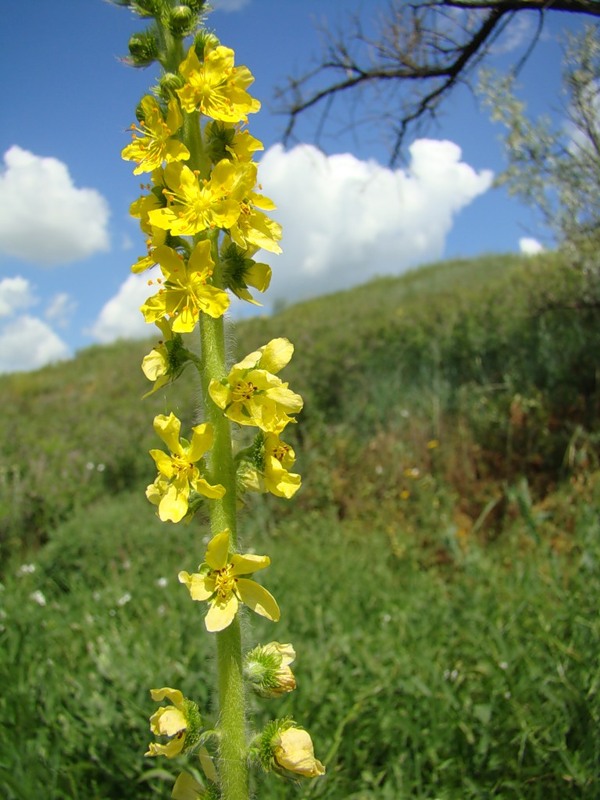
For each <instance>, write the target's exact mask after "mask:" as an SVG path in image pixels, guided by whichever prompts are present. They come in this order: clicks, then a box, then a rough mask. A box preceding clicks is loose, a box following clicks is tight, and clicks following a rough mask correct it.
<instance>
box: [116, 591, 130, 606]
mask: <svg viewBox="0 0 600 800" xmlns="http://www.w3.org/2000/svg"><path fill="white" fill-rule="evenodd" d="M130 600H131V595H130V594H129V592H125V594H124V595H122V596H121V597H119V599H118V600H117V605H118V606H121V607H122V606H126V605H127V603H128V602H129V601H130Z"/></svg>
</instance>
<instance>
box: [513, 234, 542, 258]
mask: <svg viewBox="0 0 600 800" xmlns="http://www.w3.org/2000/svg"><path fill="white" fill-rule="evenodd" d="M543 249H544V246H543V245H542V244H540V242H538V240H537V239H532V238H530V237H528V236H524V237H523V238H522V239H519V250H520V251H521V253H523V254H524V255H526V256H535V255H536V254H537V253H541V252H542V250H543Z"/></svg>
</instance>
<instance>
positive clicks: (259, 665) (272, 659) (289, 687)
mask: <svg viewBox="0 0 600 800" xmlns="http://www.w3.org/2000/svg"><path fill="white" fill-rule="evenodd" d="M295 658H296V652H295V650H294V648H293V647H292V645H291V644H280V643H279V642H269V644H265V645H259V646H258V647H255V648H254V649H253V650H251V651H250V652H249V653H247V654H246V658H245V660H244V677H245V678H246V680H247V681H248V683H249V684H250V686H251V687H252V689H253V690H254V691H255V692H256V693H257V694H259V695H260V696H261V697H280V696H281V695H282V694H285V693H286V692H292V691H293V690H294V689H295V688H296V679H295V678H294V674H293V672H292V670H291V669H290V666H289V665H290V664H291V663H292V662H293V661H294V659H295Z"/></svg>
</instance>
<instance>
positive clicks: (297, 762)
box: [272, 725, 325, 778]
mask: <svg viewBox="0 0 600 800" xmlns="http://www.w3.org/2000/svg"><path fill="white" fill-rule="evenodd" d="M272 747H273V758H274V760H275V763H276V766H277V767H279V768H280V769H281V770H283V772H284V773H293V774H295V775H302V776H303V777H305V778H316V777H318V776H319V775H324V774H325V767H324V766H323V764H321V762H320V761H318V760H317V759H316V758H315V751H314V747H313V743H312V739H311V738H310V735H309V733H308V732H307V731H305V730H304V729H303V728H297V727H296V726H295V725H291V726H290V727H289V728H286V729H285V730H283V731H281V732H279V733H278V734H277V735H276V736H275V738H274V739H273V741H272Z"/></svg>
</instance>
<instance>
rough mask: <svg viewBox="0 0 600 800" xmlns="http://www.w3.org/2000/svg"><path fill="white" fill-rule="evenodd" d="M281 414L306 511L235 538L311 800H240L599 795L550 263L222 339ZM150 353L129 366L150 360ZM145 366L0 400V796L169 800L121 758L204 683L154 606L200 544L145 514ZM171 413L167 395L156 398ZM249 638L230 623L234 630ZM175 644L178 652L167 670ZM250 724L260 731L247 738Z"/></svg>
mask: <svg viewBox="0 0 600 800" xmlns="http://www.w3.org/2000/svg"><path fill="white" fill-rule="evenodd" d="M282 335H283V336H288V337H289V338H290V339H291V340H292V341H293V342H294V344H295V345H296V353H295V356H294V359H293V361H292V363H291V364H290V366H289V367H287V368H286V371H285V373H284V378H285V379H286V380H289V381H290V383H291V384H292V385H293V386H294V388H295V389H297V390H298V391H299V392H301V394H302V395H303V396H304V398H305V403H306V405H305V410H304V411H303V412H302V414H301V415H300V418H299V424H298V425H297V426H292V427H293V431H292V436H291V439H290V441H291V443H292V444H293V445H294V447H295V449H296V453H297V456H298V462H297V465H296V466H297V468H298V470H299V471H300V472H301V474H302V475H303V488H302V490H301V491H300V492H299V494H298V495H297V497H296V498H295V499H294V500H293V501H292V502H291V503H289V504H282V502H281V501H278V500H277V499H276V498H267V497H257V498H253V499H252V501H251V502H249V503H248V505H247V507H246V508H245V509H244V511H243V512H242V528H241V530H242V545H243V537H244V532H246V535H247V537H248V540H251V541H252V544H253V546H254V547H255V548H256V551H257V552H262V551H261V547H264V548H265V552H266V551H267V550H268V552H269V554H270V555H271V559H272V563H271V566H270V567H269V569H268V573H269V574H268V585H269V589H270V590H272V591H273V593H274V594H275V596H276V597H277V598H278V600H279V601H280V605H281V607H282V621H281V622H280V623H279V624H278V625H277V626H273V624H272V623H269V622H268V621H263V620H258V621H255V620H254V619H253V620H252V621H250V620H248V625H247V626H245V633H246V637H247V639H248V643H250V644H251V643H252V642H253V641H254V639H261V640H264V641H268V640H269V639H273V638H277V639H278V640H279V641H282V642H284V641H290V640H291V641H293V642H294V645H295V646H296V649H297V651H298V653H299V660H298V662H297V664H296V669H295V673H296V677H297V680H298V686H299V690H298V691H297V692H293V693H292V694H291V695H289V696H286V697H285V698H283V699H279V700H273V701H271V703H272V704H271V706H269V707H268V709H267V710H268V711H269V712H270V715H271V716H272V717H275V716H279V717H281V716H285V715H287V714H289V715H292V716H293V717H294V718H295V719H296V720H297V721H298V722H299V723H301V724H304V725H306V726H307V727H308V728H309V729H310V731H311V735H312V737H313V740H314V742H315V747H316V750H317V754H318V755H319V757H320V758H321V760H322V761H324V762H325V763H326V765H327V774H326V776H325V777H324V778H322V779H319V780H316V781H311V782H307V783H303V784H290V783H289V782H284V781H283V780H280V779H275V778H274V777H273V776H272V775H270V776H265V777H264V778H263V777H260V776H259V778H258V779H257V784H256V786H255V796H256V797H257V798H258V797H260V798H261V800H276V799H279V798H285V800H288V798H289V800H291V799H292V798H301V799H302V800H307V798H323V799H328V800H350V799H352V800H375V798H377V799H378V800H409V798H410V800H413V799H414V800H475V798H477V799H478V800H484V799H487V798H494V797H497V798H502V800H537V798H543V799H544V800H562V799H563V798H581V799H582V800H596V799H597V798H598V797H600V775H599V767H598V765H599V764H600V699H599V697H598V692H599V686H600V661H599V659H598V649H599V648H598V645H599V643H600V620H599V618H598V611H597V609H598V601H599V599H600V515H599V513H598V508H599V505H600V469H599V464H598V455H599V446H598V445H599V441H600V390H599V387H598V375H599V374H600V372H599V366H600V364H599V357H598V353H599V352H600V347H599V345H600V328H599V326H598V325H597V302H596V301H593V302H590V297H589V284H588V283H587V279H586V276H585V275H583V274H582V273H581V272H579V271H577V270H575V269H573V268H572V267H570V266H569V264H568V263H567V262H566V261H565V260H564V259H563V258H561V257H559V256H558V255H555V254H546V255H542V256H539V257H535V258H517V257H514V256H488V257H485V258H480V259H477V260H464V261H454V262H444V263H440V264H435V265H431V266H429V267H424V268H421V269H418V270H415V271H414V272H411V273H409V274H407V275H404V276H401V277H399V278H381V279H378V280H375V281H372V282H370V283H369V284H366V285H365V286H362V287H358V288H356V289H353V290H350V291H347V292H342V293H339V294H336V295H334V296H330V297H328V298H318V299H316V300H312V301H307V302H305V303H301V304H298V305H296V306H291V307H289V308H284V309H282V310H281V311H279V312H278V314H276V315H275V316H273V317H271V318H267V317H264V318H256V319H253V320H248V321H245V322H243V323H239V324H238V325H236V326H235V329H234V331H233V339H234V342H235V344H234V345H232V352H231V356H232V358H234V357H235V356H236V355H238V353H245V352H248V351H249V350H250V349H251V348H253V347H255V346H258V345H260V344H263V343H264V342H265V341H267V340H268V339H269V338H271V337H273V336H282ZM151 341H152V340H149V342H151ZM149 342H133V343H132V342H119V343H116V344H114V345H111V346H107V347H92V348H89V349H86V350H84V351H82V352H81V353H80V354H78V356H77V358H76V359H74V360H73V361H71V362H65V363H62V364H58V365H55V366H51V367H47V368H45V369H43V370H40V371H38V372H35V373H21V374H14V375H8V376H4V377H2V379H0V402H1V404H2V409H3V413H2V416H1V417H0V431H1V435H2V442H3V446H2V452H1V454H0V569H1V584H0V645H1V646H0V681H1V683H2V687H3V689H2V692H1V694H0V796H2V797H3V798H6V800H31V799H32V798H35V797H44V798H46V800H63V798H64V799H66V798H73V800H79V799H80V798H81V799H83V798H86V800H109V799H110V800H112V799H113V798H114V799H115V800H116V799H117V798H119V799H121V798H131V800H136V799H137V798H142V797H144V798H147V797H156V798H168V797H169V796H170V786H171V784H172V781H173V777H174V775H176V774H177V772H178V769H177V764H176V763H172V762H169V761H166V760H161V761H159V760H154V759H152V760H149V759H144V758H143V752H144V751H145V749H146V746H147V744H148V742H149V741H150V738H151V736H150V732H149V729H148V716H149V714H150V713H152V711H153V710H154V708H153V704H152V702H151V700H150V697H149V692H148V690H149V688H151V687H157V686H165V685H169V686H177V687H179V688H181V689H182V690H183V691H184V693H186V694H189V695H190V696H193V697H195V698H196V699H198V701H200V703H201V704H205V703H206V702H208V690H207V687H208V686H209V685H211V684H212V680H210V679H209V678H212V673H213V671H214V669H215V665H214V654H213V652H212V648H211V642H210V639H209V638H208V637H206V636H204V635H202V631H201V630H200V628H201V626H202V614H201V612H200V611H199V610H198V608H197V607H195V606H194V604H190V603H189V599H188V597H187V595H186V593H185V592H184V591H183V589H182V588H181V587H179V585H178V584H177V578H176V576H177V572H178V571H179V570H180V569H187V570H191V569H195V568H196V566H197V564H198V562H199V561H200V560H201V558H202V555H203V552H204V545H205V543H206V541H207V536H206V535H205V534H206V533H207V531H205V530H203V529H202V526H199V525H198V524H194V525H191V526H181V525H179V526H177V528H176V529H175V528H174V527H169V526H168V525H165V524H162V523H160V522H159V521H158V520H157V519H156V517H155V516H154V513H153V509H152V507H151V506H150V505H149V504H148V503H147V501H146V500H145V498H144V489H145V486H146V484H147V483H148V482H149V481H151V480H152V479H153V477H154V468H153V464H152V461H151V459H150V458H149V456H148V455H147V450H148V449H149V448H151V447H153V446H156V441H155V439H154V434H153V432H152V428H151V424H150V422H149V421H150V420H151V419H152V417H153V415H154V414H155V413H160V412H164V411H166V410H167V409H170V408H171V407H172V408H173V409H174V410H175V412H176V413H178V414H179V416H181V417H182V419H183V421H184V424H185V423H189V422H192V421H193V419H192V416H191V414H192V409H193V407H194V403H196V404H197V402H198V399H199V390H198V388H194V387H193V386H192V385H191V382H187V381H185V382H182V383H181V388H179V384H177V385H176V387H174V389H173V390H171V391H172V392H174V393H175V397H176V401H175V403H169V404H168V405H167V401H166V400H165V396H164V394H161V392H158V393H156V394H154V395H152V396H151V397H149V398H147V399H145V400H144V401H143V403H142V402H140V398H141V395H142V394H143V393H144V392H145V391H147V389H148V386H147V381H146V380H145V378H144V376H143V374H142V373H141V370H140V369H139V362H140V359H141V357H142V356H143V355H144V354H145V353H146V352H147V351H148V349H149V347H150V344H149ZM170 396H171V397H172V396H173V394H171V395H170ZM250 622H251V624H250ZM192 642H193V646H192V644H191V643H192ZM264 714H265V704H264V703H263V704H261V706H260V708H259V707H258V706H257V715H256V716H253V717H252V719H253V722H255V723H256V724H257V725H259V724H260V723H261V722H264V721H266V720H267V719H268V718H269V717H266V716H264Z"/></svg>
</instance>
